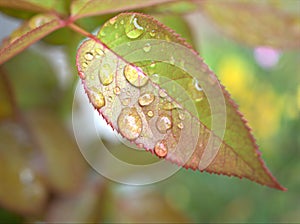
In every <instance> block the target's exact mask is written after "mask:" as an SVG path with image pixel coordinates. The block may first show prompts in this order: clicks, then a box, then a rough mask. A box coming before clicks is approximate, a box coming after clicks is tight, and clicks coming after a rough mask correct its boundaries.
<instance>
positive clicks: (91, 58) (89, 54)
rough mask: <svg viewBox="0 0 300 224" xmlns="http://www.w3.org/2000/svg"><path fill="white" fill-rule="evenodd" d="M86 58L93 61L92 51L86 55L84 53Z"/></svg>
mask: <svg viewBox="0 0 300 224" xmlns="http://www.w3.org/2000/svg"><path fill="white" fill-rule="evenodd" d="M84 58H85V59H86V60H87V61H91V60H93V59H94V55H93V54H92V52H86V53H85V55H84Z"/></svg>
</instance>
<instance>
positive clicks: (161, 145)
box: [154, 140, 168, 158]
mask: <svg viewBox="0 0 300 224" xmlns="http://www.w3.org/2000/svg"><path fill="white" fill-rule="evenodd" d="M154 152H155V154H156V155H157V156H158V157H160V158H164V157H166V156H167V154H168V147H167V145H166V143H165V141H164V140H162V141H159V142H157V143H156V145H155V147H154Z"/></svg>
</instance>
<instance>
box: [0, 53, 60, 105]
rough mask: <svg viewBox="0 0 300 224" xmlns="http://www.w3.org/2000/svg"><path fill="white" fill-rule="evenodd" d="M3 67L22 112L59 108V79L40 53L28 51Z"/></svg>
mask: <svg viewBox="0 0 300 224" xmlns="http://www.w3.org/2000/svg"><path fill="white" fill-rule="evenodd" d="M3 67H4V69H5V71H6V72H7V76H8V77H9V80H10V83H11V86H12V89H13V92H14V97H15V100H16V104H17V105H18V107H20V109H21V110H28V109H29V108H33V107H35V108H36V107H41V106H47V107H48V108H50V107H52V108H54V107H56V106H57V102H58V100H57V99H58V98H59V97H60V95H59V93H60V89H59V88H58V86H59V85H58V79H57V77H56V76H55V73H54V69H53V68H52V67H51V66H50V64H49V63H48V61H47V58H46V57H45V56H44V55H41V54H40V52H35V51H33V50H31V49H27V50H25V51H23V52H22V53H20V54H18V55H17V56H16V57H14V58H12V59H11V60H10V61H8V62H6V63H5V64H4V65H3ZM20 71H22V72H21V73H20ZM41 71H43V72H42V73H41ZM29 89H30V91H28V90H29Z"/></svg>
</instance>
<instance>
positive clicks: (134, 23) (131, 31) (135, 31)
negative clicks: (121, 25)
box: [125, 15, 144, 39]
mask: <svg viewBox="0 0 300 224" xmlns="http://www.w3.org/2000/svg"><path fill="white" fill-rule="evenodd" d="M143 32H144V28H143V27H142V26H140V24H139V23H138V19H137V17H136V16H135V15H133V16H132V17H131V19H130V21H129V23H128V24H127V25H126V27H125V33H126V35H127V37H128V38H130V39H136V38H138V37H139V36H141V35H142V34H143Z"/></svg>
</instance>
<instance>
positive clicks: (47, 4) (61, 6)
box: [0, 0, 69, 13]
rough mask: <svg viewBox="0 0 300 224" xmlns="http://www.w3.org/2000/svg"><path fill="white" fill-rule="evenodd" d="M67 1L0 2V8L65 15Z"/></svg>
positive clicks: (13, 0)
mask: <svg viewBox="0 0 300 224" xmlns="http://www.w3.org/2000/svg"><path fill="white" fill-rule="evenodd" d="M68 2H69V1H61V0H44V1H40V0H12V1H8V0H0V7H6V8H12V9H21V10H28V11H33V12H49V11H56V12H58V13H66V12H67V10H66V9H67V6H68Z"/></svg>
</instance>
